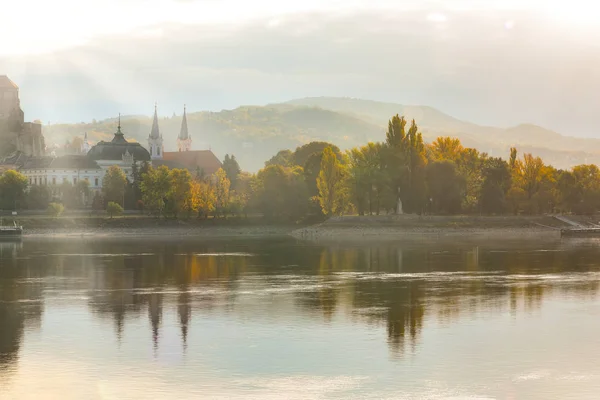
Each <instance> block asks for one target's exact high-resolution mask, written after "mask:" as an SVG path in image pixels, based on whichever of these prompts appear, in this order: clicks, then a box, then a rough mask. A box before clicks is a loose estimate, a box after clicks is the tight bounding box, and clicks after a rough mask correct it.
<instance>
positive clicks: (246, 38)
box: [0, 10, 600, 135]
mask: <svg viewBox="0 0 600 400" xmlns="http://www.w3.org/2000/svg"><path fill="white" fill-rule="evenodd" d="M431 13H432V11H431V10H413V11H401V12H400V11H398V12H388V13H380V12H371V13H366V12H363V13H361V14H360V15H357V14H335V13H333V14H332V13H305V14H297V15H286V16H279V17H277V18H273V17H268V18H262V19H258V20H255V21H250V22H247V23H244V24H222V23H220V24H212V25H210V24H201V25H197V24H192V25H187V24H176V23H168V24H158V25H153V26H146V27H144V28H143V29H142V28H140V29H137V30H135V31H134V32H133V33H132V34H131V35H127V36H122V35H115V36H109V37H104V38H102V39H96V40H93V41H91V42H89V43H88V44H86V45H83V46H79V47H76V48H72V49H68V50H64V51H61V52H56V53H52V54H47V55H35V56H27V57H18V58H17V57H12V58H10V59H9V58H5V59H0V70H5V71H6V72H7V73H8V74H9V75H11V77H12V78H13V80H15V81H16V82H17V83H18V84H19V85H20V86H21V96H22V98H23V105H24V107H25V112H26V114H28V115H29V116H31V118H34V117H35V118H37V117H39V118H42V119H43V120H44V121H47V120H51V121H57V120H66V121H78V120H90V119H92V118H96V119H100V118H104V117H108V116H111V115H116V113H118V112H119V111H121V112H123V113H125V114H137V113H145V114H150V113H151V112H152V108H153V103H154V101H158V102H159V105H160V110H161V112H163V113H165V114H170V113H171V112H173V111H177V112H179V111H180V108H181V106H182V104H184V103H187V104H188V109H189V110H191V111H194V110H201V109H208V110H220V109H222V108H234V107H236V106H238V105H241V104H266V103H270V102H277V101H283V100H288V99H291V98H295V97H302V96H321V95H331V96H352V97H363V98H371V99H377V100H383V101H395V102H400V103H404V104H425V105H430V106H433V107H436V108H439V109H441V110H443V111H445V112H447V113H449V114H451V115H454V116H456V117H459V118H463V119H467V120H472V121H474V122H478V123H483V124H492V125H499V126H509V125H515V124H518V123H521V122H532V123H538V124H542V125H545V126H547V127H549V128H552V129H555V130H557V131H559V132H563V133H567V134H573V135H578V134H582V135H592V134H594V133H596V132H598V131H600V123H599V122H598V121H597V118H596V117H595V110H597V107H598V105H599V104H598V100H597V96H596V93H597V92H598V90H599V89H600V72H596V71H599V69H598V68H597V67H598V66H599V64H600V51H599V49H598V47H597V46H596V45H595V44H594V41H595V38H594V37H583V36H573V34H572V33H571V32H570V31H567V30H560V29H556V27H555V26H554V25H553V23H552V21H550V20H547V19H542V18H539V17H538V16H536V15H535V14H532V13H529V12H526V11H523V12H514V11H506V12H495V13H493V14H489V13H486V12H481V13H476V12H470V13H465V12H461V11H454V12H450V11H447V10H446V11H444V12H443V15H444V18H445V21H444V22H443V23H442V21H441V18H440V16H439V15H438V16H437V17H436V18H434V19H436V20H437V22H434V23H432V21H430V20H428V16H429V19H431V15H432V14H431ZM507 21H514V22H512V23H511V24H510V27H511V28H512V29H507ZM440 23H442V25H443V27H440V26H439V24H440Z"/></svg>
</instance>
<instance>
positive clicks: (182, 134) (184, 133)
mask: <svg viewBox="0 0 600 400" xmlns="http://www.w3.org/2000/svg"><path fill="white" fill-rule="evenodd" d="M189 137H190V134H189V132H188V124H187V113H186V107H185V105H184V106H183V120H182V121H181V130H180V131H179V140H187V139H189Z"/></svg>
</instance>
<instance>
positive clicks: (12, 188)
mask: <svg viewBox="0 0 600 400" xmlns="http://www.w3.org/2000/svg"><path fill="white" fill-rule="evenodd" d="M26 190H27V177H26V176H25V175H23V174H21V173H20V172H17V171H15V170H8V171H6V172H4V174H2V175H1V176H0V208H3V209H8V210H16V209H17V208H18V207H20V206H21V205H22V204H23V202H24V200H25V191H26Z"/></svg>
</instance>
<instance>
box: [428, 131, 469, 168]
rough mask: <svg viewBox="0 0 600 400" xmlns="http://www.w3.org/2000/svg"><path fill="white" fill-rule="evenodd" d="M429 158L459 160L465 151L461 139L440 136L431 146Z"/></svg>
mask: <svg viewBox="0 0 600 400" xmlns="http://www.w3.org/2000/svg"><path fill="white" fill-rule="evenodd" d="M428 151H429V158H430V159H431V160H432V161H444V160H449V161H453V162H455V163H456V162H457V161H458V159H459V157H460V156H461V153H462V152H463V151H464V147H463V145H462V144H461V143H460V139H456V138H452V137H449V136H447V137H438V138H437V139H436V140H434V141H433V142H432V143H431V144H430V145H429V146H428Z"/></svg>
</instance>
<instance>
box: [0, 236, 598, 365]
mask: <svg viewBox="0 0 600 400" xmlns="http://www.w3.org/2000/svg"><path fill="white" fill-rule="evenodd" d="M61 245H62V247H61V249H60V251H57V250H56V247H57V246H56V243H52V242H48V243H47V242H30V243H27V244H26V245H22V244H20V243H16V244H12V245H10V246H8V245H7V246H4V245H2V246H0V254H2V259H1V260H2V263H1V265H0V321H2V329H0V366H4V367H6V366H10V365H11V364H12V363H14V362H16V360H17V359H18V353H19V349H20V346H21V343H22V340H23V335H24V334H25V332H26V331H27V329H28V327H30V329H34V327H35V325H36V324H37V325H39V324H40V321H41V316H42V313H43V293H44V290H46V289H48V288H52V289H56V290H63V291H68V290H82V291H85V292H86V293H87V298H88V300H87V304H88V307H89V310H90V311H91V312H92V313H93V314H94V315H96V316H97V317H98V318H101V319H106V318H108V319H110V320H112V321H113V323H114V327H115V328H114V329H115V335H116V337H117V338H118V340H119V341H120V340H121V338H122V336H123V334H124V331H125V330H126V329H127V323H128V321H129V320H131V319H140V318H147V321H148V325H149V333H150V335H151V339H152V343H153V346H154V351H155V354H156V351H158V349H159V348H160V345H161V329H163V327H162V325H163V324H164V323H165V322H164V321H166V320H167V316H168V315H170V314H173V315H174V316H176V321H177V324H178V325H179V330H180V338H181V346H182V349H183V351H185V349H186V348H187V345H188V341H189V340H191V337H193V336H191V334H190V329H193V320H194V319H196V318H198V319H199V318H203V317H207V316H210V314H211V313H218V314H230V315H232V316H234V317H235V316H237V317H243V318H264V317H265V314H266V313H267V311H265V310H267V309H268V317H269V321H272V322H273V323H276V321H277V318H279V317H285V316H287V314H289V313H290V312H295V313H305V314H308V315H310V316H311V317H312V318H317V317H318V320H315V321H316V322H317V323H326V324H334V323H335V321H336V318H343V319H347V320H350V321H353V322H355V323H360V324H367V325H370V326H372V327H373V329H385V331H386V332H387V341H388V344H389V348H390V351H391V352H392V353H393V354H396V355H400V354H403V353H404V352H406V351H408V350H409V349H412V350H414V348H415V346H417V345H418V342H419V338H420V335H421V332H422V331H423V329H425V324H427V323H430V322H428V321H436V322H437V323H439V324H453V323H460V322H461V318H473V317H474V316H477V315H485V314H494V313H498V312H505V311H509V312H511V313H512V314H513V315H516V314H517V313H519V312H525V313H531V312H536V311H537V310H539V309H540V307H542V305H543V300H544V298H545V297H547V296H548V295H552V294H564V293H568V294H569V295H575V296H586V297H591V296H596V295H597V292H598V282H599V281H600V276H596V275H593V274H594V273H596V272H597V271H600V268H599V267H600V263H598V262H597V261H596V260H597V259H598V258H597V255H598V253H599V251H600V249H599V248H597V247H589V246H588V247H568V246H565V247H562V248H558V249H557V250H559V251H537V250H535V249H530V248H527V247H524V248H509V250H505V249H503V248H502V247H501V246H500V247H499V248H495V247H494V246H491V245H487V246H481V245H480V246H472V245H447V246H444V245H436V246H395V245H379V246H350V245H348V246H327V247H322V246H307V245H298V244H297V243H294V242H287V241H285V242H281V241H275V242H273V241H254V242H250V243H247V242H244V243H243V244H238V245H235V244H228V243H225V242H215V243H212V244H210V243H209V244H206V243H202V244H198V243H195V242H189V243H183V244H179V243H175V242H167V243H162V244H156V245H155V244H152V245H148V244H139V243H137V242H132V243H122V244H118V243H113V242H103V241H97V242H86V243H85V246H81V243H72V244H64V245H63V244H62V243H61ZM82 247H85V251H82ZM45 254H53V255H51V256H44V255H45ZM42 257H43V258H42ZM42 259H43V260H44V261H43V262H41V260H42ZM586 273H588V274H592V275H590V276H589V277H588V278H586V279H583V278H585V277H586V276H587V275H585V274H586ZM549 276H551V277H553V279H547V278H548V277H549ZM561 276H564V277H565V279H560V277H561ZM56 277H59V278H68V279H61V280H59V281H56V280H52V279H51V278H56ZM574 277H575V278H574ZM578 277H579V278H581V277H583V278H581V279H579V278H578ZM57 282H58V283H57ZM264 292H268V293H271V294H270V295H269V296H263V297H259V296H261V295H262V293H264ZM257 299H258V300H257ZM252 301H255V302H258V304H259V306H258V308H251V307H249V306H248V303H250V302H252ZM290 304H292V306H293V307H294V308H293V309H292V311H290V307H289V305H290ZM169 320H170V319H169ZM194 334H196V335H197V334H200V332H194Z"/></svg>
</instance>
